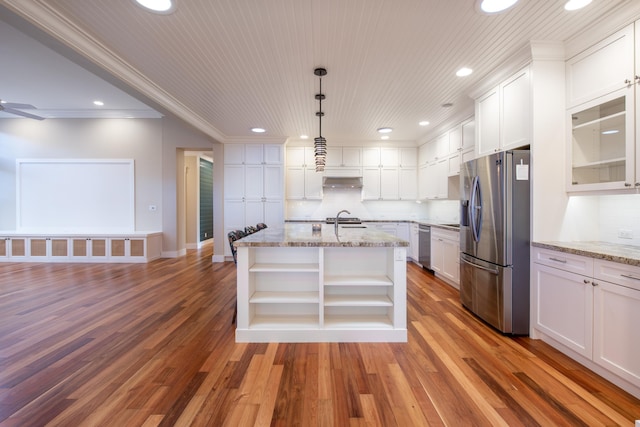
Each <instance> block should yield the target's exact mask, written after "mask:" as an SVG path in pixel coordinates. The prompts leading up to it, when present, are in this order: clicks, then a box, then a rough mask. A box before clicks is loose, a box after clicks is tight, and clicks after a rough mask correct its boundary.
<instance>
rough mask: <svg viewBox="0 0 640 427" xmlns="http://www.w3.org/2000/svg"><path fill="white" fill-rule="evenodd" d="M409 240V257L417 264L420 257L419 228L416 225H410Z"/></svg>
mask: <svg viewBox="0 0 640 427" xmlns="http://www.w3.org/2000/svg"><path fill="white" fill-rule="evenodd" d="M409 230H410V231H409V232H410V233H411V235H410V240H409V243H410V245H409V257H410V258H411V259H412V260H413V261H414V262H418V259H419V256H420V226H419V225H418V224H413V223H412V224H411V226H410V228H409Z"/></svg>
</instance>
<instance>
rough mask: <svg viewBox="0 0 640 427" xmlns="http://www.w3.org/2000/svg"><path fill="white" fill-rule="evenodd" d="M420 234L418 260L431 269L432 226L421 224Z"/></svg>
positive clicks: (423, 266)
mask: <svg viewBox="0 0 640 427" xmlns="http://www.w3.org/2000/svg"><path fill="white" fill-rule="evenodd" d="M418 236H419V238H418V251H419V252H418V262H419V263H420V264H421V265H422V268H426V269H427V270H429V271H431V227H430V226H428V225H423V224H419V225H418Z"/></svg>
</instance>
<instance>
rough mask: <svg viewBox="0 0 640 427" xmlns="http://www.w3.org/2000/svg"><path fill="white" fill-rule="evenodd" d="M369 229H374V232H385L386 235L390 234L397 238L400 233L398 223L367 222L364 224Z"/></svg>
mask: <svg viewBox="0 0 640 427" xmlns="http://www.w3.org/2000/svg"><path fill="white" fill-rule="evenodd" d="M364 224H365V225H366V226H367V227H368V228H372V229H374V230H378V231H383V232H385V233H389V234H391V235H393V236H397V233H398V223H397V222H387V221H383V222H365V223H364Z"/></svg>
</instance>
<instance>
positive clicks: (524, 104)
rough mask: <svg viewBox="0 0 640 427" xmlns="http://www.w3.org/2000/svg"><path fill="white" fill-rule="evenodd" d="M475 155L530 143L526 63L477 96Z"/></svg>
mask: <svg viewBox="0 0 640 427" xmlns="http://www.w3.org/2000/svg"><path fill="white" fill-rule="evenodd" d="M475 119H476V135H477V137H476V141H475V147H476V148H475V156H476V157H481V156H485V155H487V154H491V153H495V152H498V151H504V150H510V149H515V148H519V147H523V146H526V145H529V144H530V143H531V82H530V72H529V67H526V68H524V69H522V70H520V71H519V72H517V73H515V74H514V75H513V76H511V77H510V78H508V79H507V80H505V81H504V82H502V83H501V84H500V85H498V86H496V87H494V88H493V89H491V90H490V91H488V92H486V93H485V94H484V95H482V96H480V97H479V98H478V99H476V117H475Z"/></svg>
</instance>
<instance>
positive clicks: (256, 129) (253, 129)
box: [251, 128, 267, 133]
mask: <svg viewBox="0 0 640 427" xmlns="http://www.w3.org/2000/svg"><path fill="white" fill-rule="evenodd" d="M266 131H267V130H266V129H264V128H251V132H254V133H265V132H266Z"/></svg>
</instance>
